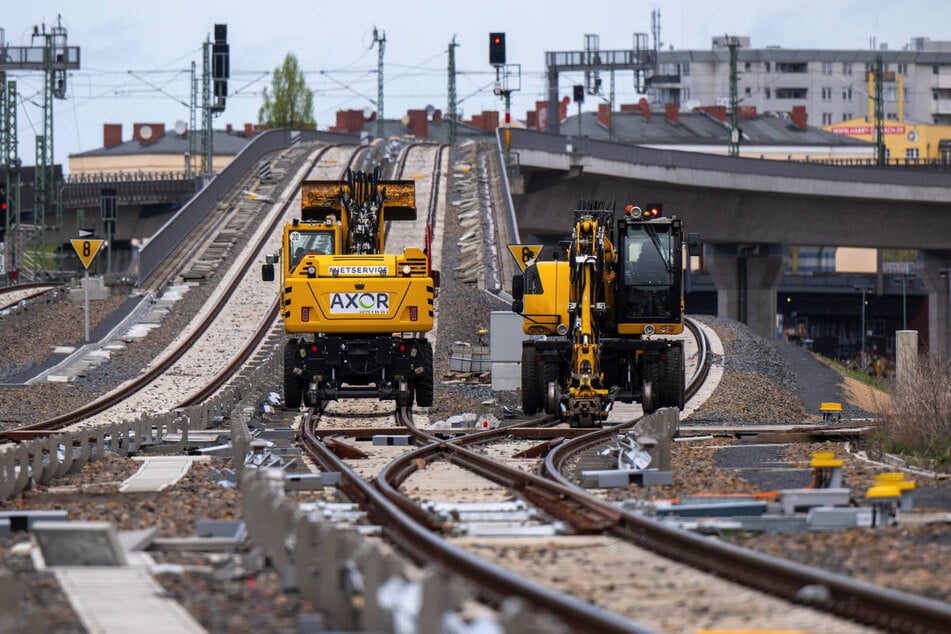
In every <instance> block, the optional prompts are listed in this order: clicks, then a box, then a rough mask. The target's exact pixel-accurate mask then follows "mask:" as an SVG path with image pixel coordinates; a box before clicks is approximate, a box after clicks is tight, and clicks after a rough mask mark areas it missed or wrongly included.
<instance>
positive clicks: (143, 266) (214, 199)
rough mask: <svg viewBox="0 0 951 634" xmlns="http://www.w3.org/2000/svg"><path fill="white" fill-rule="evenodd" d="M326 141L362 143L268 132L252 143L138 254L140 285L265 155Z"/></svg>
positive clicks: (301, 132) (303, 132)
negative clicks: (300, 145) (295, 146)
mask: <svg viewBox="0 0 951 634" xmlns="http://www.w3.org/2000/svg"><path fill="white" fill-rule="evenodd" d="M316 141H324V142H327V143H333V142H336V143H339V142H345V143H352V144H356V143H359V142H360V141H359V139H358V138H357V137H355V136H351V135H346V134H334V133H328V132H317V131H316V130H289V129H279V130H268V131H266V132H262V133H261V134H259V135H257V136H255V137H254V139H252V141H251V143H249V144H248V145H246V146H245V147H244V148H243V149H242V150H241V151H240V152H239V153H238V154H237V156H235V157H234V159H233V160H232V161H231V162H230V163H228V166H227V167H225V168H224V169H223V170H221V173H220V174H218V175H217V176H216V177H215V178H214V179H213V180H211V181H210V182H209V183H208V184H207V185H206V186H205V187H204V189H202V190H201V191H199V192H198V193H197V194H195V195H194V196H193V197H192V198H191V200H189V201H188V202H187V203H185V206H184V207H182V208H181V209H180V210H179V211H178V213H176V214H175V215H174V216H172V217H171V218H170V219H169V220H168V222H166V223H165V224H164V225H162V227H161V228H160V229H159V230H158V231H157V232H156V233H155V235H153V236H152V238H151V239H150V240H149V242H148V244H146V245H145V246H144V247H142V249H141V250H140V251H139V253H138V260H139V261H138V270H137V271H136V272H135V273H134V274H135V275H136V278H137V280H138V283H139V284H141V283H142V282H143V281H144V280H145V279H146V278H147V277H148V276H149V275H151V274H152V272H153V271H155V269H157V268H158V266H159V265H160V264H161V263H162V261H163V260H165V258H167V257H168V256H169V254H170V253H171V252H172V251H173V250H174V249H175V248H176V247H177V246H178V244H179V243H180V242H181V241H182V239H183V238H184V237H185V236H186V235H188V233H189V232H190V231H192V230H193V229H194V228H195V227H196V226H198V224H199V223H201V221H202V220H204V219H205V217H206V216H207V215H208V214H209V213H210V212H211V210H212V209H214V207H215V205H217V204H218V202H219V201H220V200H221V199H222V198H223V197H224V196H225V194H227V193H228V192H229V191H231V190H232V189H233V188H234V187H235V186H236V185H237V184H238V183H239V182H240V181H241V179H242V178H244V177H245V175H246V174H247V172H248V171H249V170H251V169H255V170H256V169H257V167H258V162H259V161H260V160H261V159H262V158H264V157H265V156H266V155H268V154H270V153H272V152H276V151H279V150H284V149H286V148H289V147H290V146H291V145H293V144H296V143H313V142H316Z"/></svg>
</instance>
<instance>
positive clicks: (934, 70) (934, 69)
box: [931, 64, 938, 75]
mask: <svg viewBox="0 0 951 634" xmlns="http://www.w3.org/2000/svg"><path fill="white" fill-rule="evenodd" d="M931 74H932V75H937V74H938V65H937V64H935V65H934V66H932V67H931Z"/></svg>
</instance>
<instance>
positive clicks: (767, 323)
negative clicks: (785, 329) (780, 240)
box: [704, 244, 783, 339]
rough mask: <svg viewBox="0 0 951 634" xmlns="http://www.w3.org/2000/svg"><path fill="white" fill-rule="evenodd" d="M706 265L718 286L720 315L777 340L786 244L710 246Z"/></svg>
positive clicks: (708, 246)
mask: <svg viewBox="0 0 951 634" xmlns="http://www.w3.org/2000/svg"><path fill="white" fill-rule="evenodd" d="M704 264H705V265H706V269H707V271H708V272H709V273H710V277H712V278H713V281H714V283H715V284H716V285H717V316H718V317H725V318H728V319H735V320H737V321H741V322H743V323H745V324H746V325H747V326H749V327H750V329H751V330H752V331H753V332H755V333H756V334H758V335H760V336H761V337H766V338H768V339H774V338H775V337H776V311H777V306H776V293H777V290H778V288H779V282H780V280H781V279H782V276H783V257H782V245H779V244H756V245H745V244H744V245H740V244H706V245H704Z"/></svg>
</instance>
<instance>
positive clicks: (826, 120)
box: [822, 112, 832, 125]
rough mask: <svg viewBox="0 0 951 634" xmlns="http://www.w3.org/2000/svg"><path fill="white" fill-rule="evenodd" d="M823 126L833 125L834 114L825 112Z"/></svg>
mask: <svg viewBox="0 0 951 634" xmlns="http://www.w3.org/2000/svg"><path fill="white" fill-rule="evenodd" d="M822 125H832V113H831V112H823V113H822Z"/></svg>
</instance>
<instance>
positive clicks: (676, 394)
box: [656, 345, 684, 410]
mask: <svg viewBox="0 0 951 634" xmlns="http://www.w3.org/2000/svg"><path fill="white" fill-rule="evenodd" d="M656 388H657V389H656V393H657V396H658V405H659V406H660V407H676V408H678V409H681V410H682V409H683V408H684V355H683V349H682V348H681V347H680V346H677V345H674V346H670V347H669V348H667V359H666V361H665V362H664V363H663V364H662V365H661V372H660V384H659V385H657V386H656Z"/></svg>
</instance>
